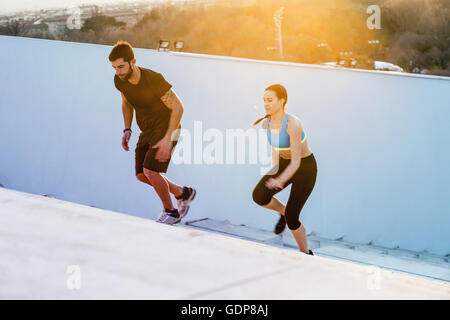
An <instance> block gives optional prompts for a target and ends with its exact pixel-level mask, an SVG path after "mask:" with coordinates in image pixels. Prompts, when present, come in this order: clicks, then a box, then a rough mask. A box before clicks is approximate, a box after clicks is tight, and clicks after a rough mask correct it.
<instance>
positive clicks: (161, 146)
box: [152, 137, 172, 162]
mask: <svg viewBox="0 0 450 320" xmlns="http://www.w3.org/2000/svg"><path fill="white" fill-rule="evenodd" d="M152 148H158V151H157V152H156V155H155V159H156V160H158V161H159V162H166V161H167V160H169V158H170V152H171V149H172V141H171V140H170V139H168V138H166V137H164V138H162V139H161V140H159V141H158V143H157V144H155V145H154V146H153V147H152Z"/></svg>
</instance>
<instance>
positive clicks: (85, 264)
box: [0, 188, 450, 300]
mask: <svg viewBox="0 0 450 320" xmlns="http://www.w3.org/2000/svg"><path fill="white" fill-rule="evenodd" d="M449 298H450V285H449V283H448V282H442V281H434V280H428V279H423V278H418V277H413V276H409V275H404V274H398V273H395V272H392V271H387V270H382V269H378V268H374V267H370V266H362V265H359V264H354V263H351V262H345V261H339V260H335V259H332V258H326V257H320V256H308V255H305V254H302V253H299V252H297V251H294V250H292V249H284V248H279V247H274V246H270V245H267V244H262V243H255V242H252V241H248V240H244V239H238V238H235V237H228V236H225V235H221V234H216V233H210V232H206V231H201V230H196V229H193V228H191V227H189V226H186V225H180V226H167V225H162V224H159V223H156V222H154V221H152V220H149V219H143V218H138V217H135V216H131V215H128V214H121V213H116V212H112V211H108V210H102V209H98V208H93V207H89V206H83V205H79V204H75V203H71V202H66V201H61V200H57V199H52V198H47V197H44V196H37V195H32V194H27V193H23V192H19V191H13V190H8V189H4V188H0V299H445V300H447V299H449Z"/></svg>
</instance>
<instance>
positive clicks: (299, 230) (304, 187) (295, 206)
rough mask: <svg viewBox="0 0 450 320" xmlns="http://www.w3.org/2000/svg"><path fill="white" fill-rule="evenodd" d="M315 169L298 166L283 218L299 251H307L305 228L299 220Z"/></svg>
mask: <svg viewBox="0 0 450 320" xmlns="http://www.w3.org/2000/svg"><path fill="white" fill-rule="evenodd" d="M316 176H317V169H316V167H315V165H314V166H312V167H311V166H307V167H306V166H304V167H303V168H300V169H299V170H298V171H297V172H296V173H295V175H294V177H293V179H292V187H291V193H290V195H289V200H288V202H287V204H286V210H285V219H286V223H287V225H288V228H289V230H291V233H292V235H293V236H294V238H295V241H296V242H297V244H298V248H299V249H300V251H301V252H304V253H309V250H308V239H307V237H306V229H305V227H304V226H303V225H302V223H301V222H300V221H299V216H300V212H301V211H302V209H303V206H304V205H305V203H306V200H308V197H309V195H310V194H311V192H312V190H313V188H314V185H315V183H316Z"/></svg>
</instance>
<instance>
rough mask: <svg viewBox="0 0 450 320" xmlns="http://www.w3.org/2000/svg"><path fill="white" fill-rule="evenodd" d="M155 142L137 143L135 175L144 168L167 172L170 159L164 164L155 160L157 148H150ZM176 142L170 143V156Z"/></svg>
mask: <svg viewBox="0 0 450 320" xmlns="http://www.w3.org/2000/svg"><path fill="white" fill-rule="evenodd" d="M158 141H159V140H157V141H150V142H148V143H138V144H137V145H136V150H135V159H136V175H138V174H139V173H142V172H144V168H145V169H148V170H152V171H156V172H167V168H168V167H169V163H170V159H171V157H170V158H169V159H168V160H167V161H164V162H160V161H158V160H156V159H155V156H156V152H158V148H152V146H154V145H155V144H156V143H158ZM177 143H178V140H176V141H173V142H172V149H171V151H170V154H171V155H172V152H173V149H174V148H175V146H176V145H177Z"/></svg>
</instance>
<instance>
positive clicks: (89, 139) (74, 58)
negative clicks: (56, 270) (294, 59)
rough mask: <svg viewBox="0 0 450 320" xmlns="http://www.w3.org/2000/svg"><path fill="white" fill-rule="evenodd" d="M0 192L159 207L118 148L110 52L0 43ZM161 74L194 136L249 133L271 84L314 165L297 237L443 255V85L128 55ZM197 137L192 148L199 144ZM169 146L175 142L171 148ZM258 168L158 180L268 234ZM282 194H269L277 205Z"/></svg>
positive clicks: (208, 211)
mask: <svg viewBox="0 0 450 320" xmlns="http://www.w3.org/2000/svg"><path fill="white" fill-rule="evenodd" d="M0 45H1V48H2V50H0V61H2V68H1V70H2V77H1V78H0V83H1V88H2V93H1V95H0V135H1V137H2V139H0V150H2V151H1V157H0V184H3V185H4V186H5V187H8V188H12V189H17V190H21V191H26V192H31V193H36V194H52V195H53V196H55V197H56V198H60V199H63V200H68V201H73V202H78V203H81V204H87V205H93V206H96V207H100V208H104V209H110V210H115V211H119V212H124V213H129V214H132V215H136V216H141V217H147V218H151V219H154V218H156V217H157V216H158V215H159V212H160V210H161V204H160V202H159V199H158V198H157V196H156V193H155V192H154V191H153V190H152V189H150V187H148V186H146V185H144V184H142V183H140V182H138V181H137V180H136V179H135V177H134V145H135V143H136V141H137V136H138V128H137V127H136V124H135V123H134V124H133V130H134V133H133V136H132V140H131V145H132V146H133V148H132V149H131V150H130V152H125V151H123V150H122V148H121V145H120V142H121V137H122V129H123V119H122V114H121V100H120V93H119V92H118V91H117V90H116V89H115V87H114V84H113V75H114V70H113V69H112V67H111V65H110V62H109V61H108V58H107V57H108V54H109V51H110V49H111V47H109V46H103V45H90V44H80V43H70V42H59V41H47V40H38V39H28V38H19V37H4V36H2V37H0ZM135 53H136V57H137V64H138V65H140V66H143V67H147V68H151V69H153V70H156V71H158V72H161V73H163V74H164V76H165V77H166V78H167V79H168V80H169V81H170V82H171V83H172V84H173V86H174V89H175V91H176V92H177V93H178V95H179V96H180V97H181V99H182V100H183V102H184V105H185V114H184V117H183V120H182V126H183V128H185V129H188V130H190V132H191V133H192V134H193V131H194V121H200V120H201V121H202V125H203V131H206V130H207V129H211V128H216V129H219V130H220V131H221V132H223V133H225V129H237V128H242V129H244V130H246V129H248V128H250V124H251V123H252V122H253V121H254V120H255V119H256V118H257V117H259V116H260V115H262V114H263V108H262V95H263V90H264V88H265V87H266V86H268V85H270V84H272V83H282V84H284V85H285V86H286V88H287V90H288V95H289V101H288V111H289V112H291V113H293V114H295V115H297V116H298V117H299V118H300V119H301V120H302V122H303V124H304V126H305V130H306V133H307V135H308V139H309V144H310V147H311V149H312V150H313V152H314V154H315V156H316V159H317V162H318V178H317V183H316V187H315V189H314V191H313V193H312V194H311V197H310V199H309V200H308V202H307V204H306V205H305V207H304V209H303V211H302V214H301V221H302V222H303V223H304V224H305V226H306V228H307V231H308V233H309V232H315V233H316V234H317V235H320V236H323V237H326V238H338V237H344V239H345V240H347V241H353V242H358V243H368V242H370V241H372V242H373V244H376V245H380V246H386V247H396V246H399V247H400V248H405V249H410V250H415V251H422V250H427V251H429V252H432V253H436V254H441V255H445V254H449V253H450V232H449V230H450V214H449V211H450V210H449V209H450V188H449V187H448V183H449V181H450V170H449V169H448V163H450V151H449V149H448V145H449V142H450V141H449V140H450V139H449V137H450V127H449V126H448V120H449V118H450V117H449V116H450V109H449V106H448V105H449V103H448V102H449V101H450V90H449V89H450V81H449V80H448V79H447V78H442V77H430V76H413V75H397V74H389V73H385V72H370V71H358V70H354V71H353V70H334V69H328V68H325V67H318V66H308V65H301V64H287V63H285V64H283V63H270V62H259V61H251V60H245V59H229V58H221V57H212V56H201V55H186V54H172V53H160V52H156V51H153V50H143V49H136V50H135ZM208 144H209V143H208V142H206V141H205V142H204V143H203V147H205V146H207V145H208ZM177 148H178V147H177ZM260 167H261V165H258V164H253V165H251V164H235V165H217V164H216V165H205V164H180V165H176V164H175V163H171V165H170V167H169V171H168V174H167V176H168V177H169V178H170V179H172V180H173V181H175V182H177V183H179V184H187V185H192V186H194V187H195V188H197V190H198V197H197V199H196V200H195V201H194V202H193V204H192V207H191V210H190V212H189V216H188V217H187V219H188V220H193V219H199V218H204V217H211V218H214V219H228V220H230V221H231V222H233V223H235V224H238V223H242V224H247V225H249V226H253V227H258V228H264V229H272V227H273V224H274V223H275V222H276V220H277V216H276V215H275V214H272V213H269V212H268V211H267V210H265V209H263V208H260V207H258V206H257V205H256V204H254V203H253V202H252V190H253V187H254V186H255V185H256V183H257V182H258V180H259V179H260V177H261V176H260ZM289 190H290V188H288V190H285V191H283V192H282V193H281V194H280V198H281V199H282V200H284V201H285V200H287V197H288V194H289Z"/></svg>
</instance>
